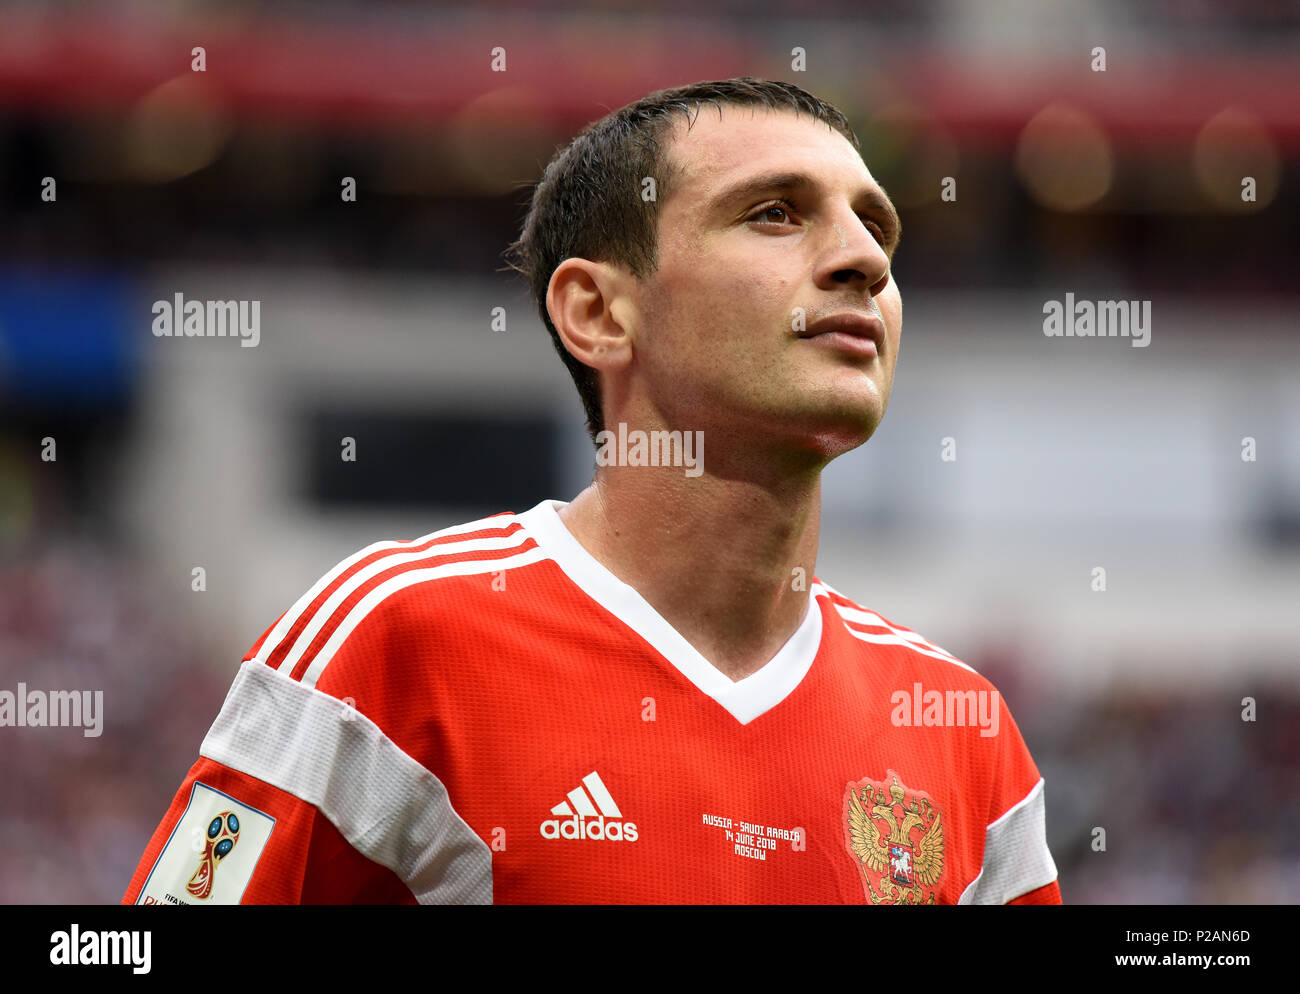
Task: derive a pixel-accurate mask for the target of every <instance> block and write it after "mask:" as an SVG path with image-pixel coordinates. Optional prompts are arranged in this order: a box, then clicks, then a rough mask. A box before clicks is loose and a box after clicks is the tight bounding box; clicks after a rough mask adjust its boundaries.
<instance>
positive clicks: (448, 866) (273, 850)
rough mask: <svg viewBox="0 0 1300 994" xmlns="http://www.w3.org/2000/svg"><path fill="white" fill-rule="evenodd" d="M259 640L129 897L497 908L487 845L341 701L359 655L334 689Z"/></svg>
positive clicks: (343, 668) (342, 665) (438, 786)
mask: <svg viewBox="0 0 1300 994" xmlns="http://www.w3.org/2000/svg"><path fill="white" fill-rule="evenodd" d="M265 638H266V636H263V639H259V640H258V643H256V644H255V645H254V647H253V649H251V650H250V657H251V658H246V659H245V660H244V661H243V663H242V664H241V666H240V669H239V672H238V674H237V676H236V678H235V680H234V683H233V685H232V686H231V688H230V691H229V693H228V694H227V696H226V700H225V703H224V704H223V706H222V709H221V712H220V714H219V715H218V716H217V719H216V721H215V722H214V723H213V725H212V728H211V730H210V731H209V732H208V734H207V736H206V737H205V738H204V740H203V742H202V745H201V746H200V748H199V758H198V760H197V762H195V763H194V765H193V766H192V767H191V768H190V771H189V773H188V775H187V776H186V778H185V780H184V782H183V783H182V784H181V785H180V788H179V789H178V790H177V792H176V795H175V797H174V798H173V799H172V802H171V806H170V807H169V808H168V810H167V813H166V815H165V816H164V817H163V819H162V821H161V822H160V823H159V825H158V827H157V829H156V830H155V831H154V833H153V836H152V838H151V839H150V841H149V844H148V847H147V848H146V849H145V852H144V854H143V856H142V858H141V859H140V862H139V865H138V866H137V867H136V870H135V873H134V874H133V875H132V878H131V883H130V885H129V886H128V888H127V890H126V893H125V894H124V895H123V899H122V903H124V904H240V903H242V904H412V903H421V904H430V903H436V904H452V903H454V904H470V903H476V904H485V903H491V899H492V887H491V853H490V850H489V849H488V847H487V845H486V844H485V843H484V842H483V841H482V840H481V839H480V838H479V837H478V836H477V835H476V834H475V833H474V832H473V831H472V829H470V828H469V826H468V825H467V824H466V823H465V822H464V821H463V820H462V819H461V818H460V817H459V816H458V815H457V813H456V812H455V810H454V809H453V808H452V806H451V804H450V801H449V799H448V796H447V792H446V790H445V789H444V787H443V785H442V783H441V782H440V781H439V780H438V779H437V777H435V776H434V775H433V773H431V772H430V771H429V770H428V769H426V768H425V767H424V766H422V765H421V764H420V763H419V762H418V761H417V760H416V759H414V758H413V757H412V756H410V755H408V754H407V753H405V752H404V751H402V749H400V748H399V747H398V746H397V745H396V744H395V743H394V742H393V740H392V739H391V738H389V736H388V735H386V734H385V733H384V731H383V730H382V729H381V728H380V727H379V726H378V725H377V724H376V723H375V722H374V721H372V720H371V719H370V718H369V717H368V716H367V715H366V714H364V713H362V712H361V711H359V710H358V709H357V708H356V707H354V702H353V700H352V699H351V698H350V697H348V696H347V694H346V692H347V689H348V686H349V684H350V683H351V682H352V681H353V678H354V677H353V675H352V674H350V673H349V670H348V667H349V666H355V665H359V663H349V662H346V661H340V662H339V663H338V664H336V666H335V667H334V668H333V669H332V673H331V675H332V681H331V685H332V687H333V688H334V692H331V693H326V692H324V691H322V690H320V689H318V688H317V687H315V686H308V685H306V684H304V683H303V682H301V681H300V680H297V679H294V678H293V677H292V676H291V675H286V674H284V673H281V672H280V671H278V670H277V669H276V668H274V667H272V666H270V665H268V664H266V663H265V662H263V661H261V660H260V659H259V658H257V657H256V655H255V654H256V653H257V651H258V648H259V646H261V645H262V643H263V641H264V640H265ZM354 655H356V654H354ZM358 658H359V657H358ZM366 665H368V666H370V667H380V668H382V667H383V666H384V665H385V661H384V659H382V658H373V657H372V658H371V659H370V660H369V662H368V663H367V664H366ZM356 678H357V679H360V675H357V676H356Z"/></svg>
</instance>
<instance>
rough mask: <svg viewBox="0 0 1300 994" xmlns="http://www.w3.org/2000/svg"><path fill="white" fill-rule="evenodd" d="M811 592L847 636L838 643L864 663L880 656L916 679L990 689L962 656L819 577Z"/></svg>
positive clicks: (982, 677)
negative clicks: (826, 607)
mask: <svg viewBox="0 0 1300 994" xmlns="http://www.w3.org/2000/svg"><path fill="white" fill-rule="evenodd" d="M813 595H814V596H815V597H818V598H821V599H823V600H824V601H825V603H826V604H827V606H828V607H829V608H830V612H829V613H830V615H831V616H832V617H833V618H835V619H837V620H838V622H839V624H838V625H837V626H836V628H837V629H838V630H840V631H841V632H842V633H844V634H845V635H846V636H847V638H843V639H841V640H840V644H842V645H845V646H848V647H849V650H850V653H851V654H852V655H853V656H854V657H855V658H856V659H858V660H861V661H862V663H863V664H864V665H873V666H874V665H878V663H879V661H880V660H881V659H882V658H883V659H887V660H888V661H889V662H890V663H891V664H892V665H895V666H897V667H899V668H900V669H902V670H903V671H905V672H910V673H913V674H915V675H916V676H917V678H918V679H920V678H922V677H928V678H931V679H934V680H937V681H942V682H943V683H944V684H946V685H951V686H964V687H970V688H973V689H988V690H991V689H993V685H992V683H990V682H989V680H988V679H987V678H986V677H985V676H983V675H982V674H981V673H979V672H978V671H977V670H976V669H975V667H973V666H971V665H970V664H969V663H967V662H965V661H964V660H963V659H960V658H959V657H957V656H956V655H954V654H953V653H951V652H949V651H948V650H947V649H945V648H943V647H942V646H940V645H938V644H937V643H936V642H934V641H932V640H930V639H928V638H926V637H925V636H924V635H922V634H921V633H920V632H918V631H916V630H915V629H913V628H909V627H907V626H906V625H902V624H900V623H898V622H896V621H894V620H892V619H891V618H887V617H886V616H885V615H883V614H881V613H880V612H879V611H876V610H874V609H872V608H869V607H865V606H864V605H862V604H860V603H858V602H857V601H855V600H853V599H852V598H851V597H849V596H847V595H846V594H844V593H842V592H841V591H839V590H836V589H835V588H834V587H832V586H831V585H830V584H828V583H826V581H825V580H822V579H821V578H819V577H818V578H814V580H813Z"/></svg>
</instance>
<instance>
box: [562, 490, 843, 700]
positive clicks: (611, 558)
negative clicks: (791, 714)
mask: <svg viewBox="0 0 1300 994" xmlns="http://www.w3.org/2000/svg"><path fill="white" fill-rule="evenodd" d="M820 517H821V475H820V471H817V472H815V473H809V474H803V475H801V476H799V477H798V478H796V479H794V480H785V481H783V482H782V483H780V484H779V485H775V486H774V485H772V484H770V483H767V484H758V483H754V482H751V481H747V480H743V479H720V478H717V477H713V476H710V475H709V474H707V473H706V474H705V475H703V476H701V477H698V478H690V477H687V476H685V475H684V474H683V472H682V470H681V469H679V468H672V467H627V466H623V467H603V468H601V469H600V470H599V471H598V472H597V475H596V479H595V480H594V481H593V482H592V484H591V486H589V487H588V488H587V489H586V490H584V491H582V493H580V494H578V495H577V496H576V497H575V498H574V499H573V501H572V502H571V503H570V504H569V505H567V506H566V507H564V508H562V509H561V510H560V519H561V520H562V521H563V522H564V525H565V527H566V528H568V530H569V531H570V533H572V535H573V536H574V538H576V539H577V540H578V542H579V543H580V544H581V545H582V546H583V548H585V549H586V550H587V551H588V552H589V553H590V554H591V555H592V556H594V557H595V558H596V559H597V560H598V561H599V562H600V563H602V564H603V565H604V566H605V568H606V569H608V570H609V571H610V572H611V573H613V574H614V575H615V576H616V577H618V578H619V579H620V580H622V581H623V582H624V583H627V584H628V585H629V586H631V587H633V588H634V589H635V590H636V591H637V592H638V593H640V594H641V596H642V597H644V598H645V599H646V601H647V603H649V604H650V606H651V607H653V608H654V609H655V610H656V611H657V612H658V613H659V614H660V615H661V616H662V617H663V618H664V619H665V620H666V621H667V622H668V623H669V624H670V625H672V626H673V628H675V629H676V630H677V631H678V632H680V633H681V635H682V637H683V638H685V639H686V640H687V641H688V642H690V643H691V645H693V646H694V647H695V648H696V649H697V650H698V651H699V652H700V654H701V655H702V656H704V658H705V659H707V660H709V662H711V663H712V664H713V665H714V666H716V667H717V668H718V669H719V670H720V671H721V672H722V673H724V674H725V675H726V676H728V677H729V678H730V679H732V680H741V679H744V678H745V677H747V676H749V675H750V674H751V673H754V672H755V671H757V670H759V669H761V668H762V667H763V665H764V664H765V663H767V662H768V661H769V660H770V659H771V658H772V657H773V656H775V655H776V654H777V652H778V651H779V650H780V648H781V647H782V646H783V645H784V644H785V643H786V642H787V641H788V640H789V638H790V636H791V635H793V634H794V633H795V631H796V630H797V629H798V628H799V625H800V624H801V623H802V622H803V620H804V618H805V616H806V614H807V611H808V610H809V606H810V605H809V596H810V588H811V586H812V577H813V571H814V568H815V561H816V558H817V535H818V526H819V523H820Z"/></svg>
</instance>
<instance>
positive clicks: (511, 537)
mask: <svg viewBox="0 0 1300 994" xmlns="http://www.w3.org/2000/svg"><path fill="white" fill-rule="evenodd" d="M526 522H527V516H526V515H524V514H518V513H515V512H511V511H504V512H501V513H498V514H494V515H490V516H487V517H483V518H477V519H474V520H472V521H466V522H462V523H458V524H455V525H451V526H448V527H445V528H441V529H439V530H437V531H434V532H430V533H428V534H426V535H421V536H419V537H417V538H412V539H394V540H383V541H378V542H374V543H371V544H370V545H367V546H365V547H364V548H362V549H359V550H358V551H356V552H354V553H352V554H351V555H349V556H347V557H345V558H344V559H342V560H340V561H339V562H338V563H337V564H335V565H334V566H333V567H332V568H331V569H329V570H328V571H327V572H325V573H324V574H323V575H321V577H320V578H319V579H318V580H317V581H316V582H315V583H314V584H312V586H311V587H309V588H308V589H307V590H306V591H305V592H304V593H303V594H302V595H301V596H300V597H299V598H298V599H297V601H295V602H294V604H293V605H292V606H291V607H290V608H289V609H288V610H287V611H285V612H284V613H283V614H282V615H281V616H280V617H279V618H278V619H276V621H275V622H274V623H273V624H272V625H271V626H270V627H269V628H268V629H267V630H266V631H265V632H264V633H263V635H262V637H261V638H259V639H258V640H257V641H256V642H255V643H254V644H253V645H252V647H251V648H250V649H249V651H248V652H247V653H246V654H245V656H244V659H245V661H246V662H257V663H262V664H265V665H267V666H269V667H270V668H272V669H274V670H276V671H278V672H279V673H280V674H282V675H284V676H287V677H290V678H292V679H295V680H298V681H300V682H302V683H305V684H307V685H308V686H315V685H316V684H317V682H318V681H319V680H320V678H321V676H322V674H323V673H324V671H325V669H326V668H327V667H330V666H332V665H333V664H334V663H335V662H336V661H337V660H340V659H343V658H348V659H349V662H348V666H349V667H350V668H355V667H356V666H358V665H365V666H382V665H384V662H385V660H386V658H387V657H389V656H391V655H392V654H393V652H392V651H391V649H393V648H396V649H399V650H400V649H401V648H402V646H401V645H397V646H394V645H393V643H394V639H397V640H399V641H400V639H401V638H402V637H403V634H402V633H415V634H419V635H422V636H425V637H428V636H429V635H431V634H432V633H434V632H436V631H440V630H445V629H447V628H449V627H455V626H463V625H464V624H465V623H467V622H472V621H473V620H475V619H481V618H482V617H483V616H484V615H485V613H486V614H492V613H499V612H502V611H509V610H510V607H509V602H510V601H511V599H512V595H511V591H512V585H511V584H510V583H509V582H508V580H507V574H508V573H509V572H510V571H512V570H515V569H519V568H521V567H524V566H528V565H531V564H532V563H535V562H537V561H539V560H541V559H544V558H545V556H544V554H543V553H542V550H541V549H540V548H539V546H538V544H537V541H536V539H535V538H534V536H533V535H532V534H531V533H530V532H529V529H528V528H527V526H526ZM515 586H516V587H517V586H518V585H515ZM358 650H359V651H358Z"/></svg>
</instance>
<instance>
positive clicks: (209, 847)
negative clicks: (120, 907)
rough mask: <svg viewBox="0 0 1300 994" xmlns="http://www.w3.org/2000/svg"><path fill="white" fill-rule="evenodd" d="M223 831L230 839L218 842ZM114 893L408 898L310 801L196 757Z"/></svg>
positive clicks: (219, 898) (184, 897)
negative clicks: (126, 881)
mask: <svg viewBox="0 0 1300 994" xmlns="http://www.w3.org/2000/svg"><path fill="white" fill-rule="evenodd" d="M231 815H233V816H234V819H235V821H234V822H233V824H232V823H231V821H230V817H231ZM214 826H215V827H214ZM225 841H229V842H230V843H231V844H230V845H229V846H228V847H227V846H222V845H221V844H222V843H223V842H225ZM218 847H220V848H218ZM223 851H224V855H223ZM122 903H123V904H173V905H180V904H414V903H415V896H414V895H413V894H412V893H411V891H410V888H408V887H407V886H406V885H405V884H404V883H403V882H402V880H401V878H400V877H398V876H397V874H395V873H394V872H393V871H392V870H391V869H389V868H388V867H385V866H382V865H380V864H378V863H375V862H374V861H373V860H370V859H367V858H366V857H365V856H363V855H362V854H361V853H359V852H358V851H357V850H356V849H355V848H354V847H353V846H352V845H351V844H349V842H348V841H347V839H345V838H344V837H343V836H342V835H341V834H340V832H339V831H338V829H337V828H335V826H334V825H333V824H332V823H331V822H330V820H329V819H328V818H326V817H325V816H324V815H323V814H321V812H320V810H319V809H318V808H316V807H315V806H314V805H312V804H309V803H307V802H306V801H304V800H302V799H301V798H298V797H295V796H294V795H293V794H291V793H289V792H287V791H284V790H281V789H279V788H278V787H275V786H273V785H271V784H269V783H266V782H265V781H262V780H259V779H257V778H256V777H251V776H248V775H247V774H245V773H241V772H240V771H239V770H237V769H234V768H232V767H229V766H226V765H224V764H222V763H217V762H214V761H213V760H211V759H207V758H204V757H200V758H199V759H198V761H197V762H196V763H195V764H194V765H193V766H192V767H191V768H190V771H189V774H188V775H187V776H186V778H185V781H184V782H183V783H182V784H181V786H180V789H179V790H177V792H176V796H175V797H174V798H173V800H172V803H171V807H169V808H168V810H167V813H166V815H165V816H164V817H163V820H162V821H161V822H160V823H159V825H158V827H157V829H155V831H154V834H153V837H152V838H151V839H150V840H149V845H148V847H147V848H146V849H145V852H144V855H143V856H142V857H141V859H140V862H139V865H138V866H137V867H136V870H135V873H134V875H133V876H132V878H131V884H130V886H129V887H128V888H127V891H126V894H125V895H124V896H123V898H122Z"/></svg>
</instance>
